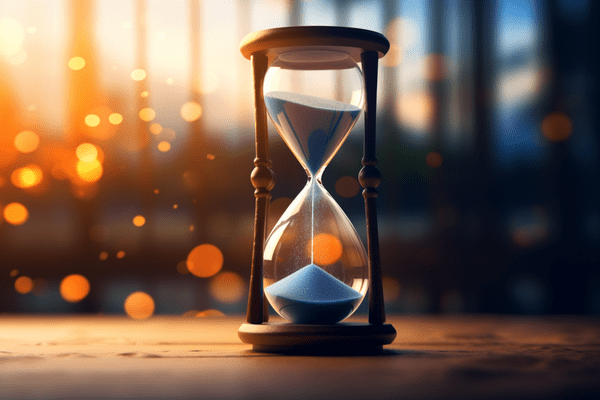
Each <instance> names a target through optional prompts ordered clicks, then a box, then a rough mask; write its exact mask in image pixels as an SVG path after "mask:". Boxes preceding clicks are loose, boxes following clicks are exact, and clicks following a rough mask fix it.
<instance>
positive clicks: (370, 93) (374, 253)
mask: <svg viewBox="0 0 600 400" xmlns="http://www.w3.org/2000/svg"><path fill="white" fill-rule="evenodd" d="M378 58H379V56H378V54H377V52H376V51H366V52H364V53H362V54H361V61H362V68H363V75H364V81H365V98H366V104H365V143H364V156H363V159H362V165H363V168H362V169H361V170H360V173H359V175H358V180H359V181H360V184H361V185H362V187H363V188H364V190H363V197H364V199H365V214H366V220H367V248H368V253H369V323H370V324H373V325H382V324H383V323H384V322H385V308H384V302H383V285H382V281H381V260H380V257H379V234H378V228H377V206H376V202H375V200H376V198H377V189H376V188H377V186H379V183H380V182H381V173H380V172H379V169H377V158H376V157H375V145H376V136H375V133H376V132H375V131H376V115H377V64H378Z"/></svg>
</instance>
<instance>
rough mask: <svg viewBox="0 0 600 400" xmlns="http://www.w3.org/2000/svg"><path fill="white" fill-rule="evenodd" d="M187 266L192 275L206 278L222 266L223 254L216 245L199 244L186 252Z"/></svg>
mask: <svg viewBox="0 0 600 400" xmlns="http://www.w3.org/2000/svg"><path fill="white" fill-rule="evenodd" d="M187 267H188V270H189V271H190V272H191V273H192V274H193V275H195V276H197V277H199V278H208V277H210V276H213V275H215V274H216V273H217V272H219V271H220V270H221V268H222V267H223V254H222V253H221V250H219V248H218V247H217V246H214V245H212V244H201V245H200V246H197V247H195V248H194V249H193V250H192V251H190V253H189V254H188V257H187Z"/></svg>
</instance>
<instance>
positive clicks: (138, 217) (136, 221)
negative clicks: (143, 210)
mask: <svg viewBox="0 0 600 400" xmlns="http://www.w3.org/2000/svg"><path fill="white" fill-rule="evenodd" d="M145 223H146V218H144V217H143V216H141V215H136V216H135V217H133V224H134V225H135V226H144V224H145Z"/></svg>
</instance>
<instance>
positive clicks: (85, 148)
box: [75, 143, 98, 163]
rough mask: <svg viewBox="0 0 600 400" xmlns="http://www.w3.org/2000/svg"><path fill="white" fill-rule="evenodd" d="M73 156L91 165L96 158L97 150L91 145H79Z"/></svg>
mask: <svg viewBox="0 0 600 400" xmlns="http://www.w3.org/2000/svg"><path fill="white" fill-rule="evenodd" d="M75 155H76V156H77V158H79V159H80V160H81V161H83V162H86V163H91V162H92V161H94V160H95V159H96V158H98V149H97V148H96V146H94V145H93V144H91V143H81V144H80V145H79V146H77V148H76V149H75Z"/></svg>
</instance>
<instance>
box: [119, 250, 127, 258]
mask: <svg viewBox="0 0 600 400" xmlns="http://www.w3.org/2000/svg"><path fill="white" fill-rule="evenodd" d="M123 257H125V252H124V251H123V250H119V251H118V252H117V258H123Z"/></svg>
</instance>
